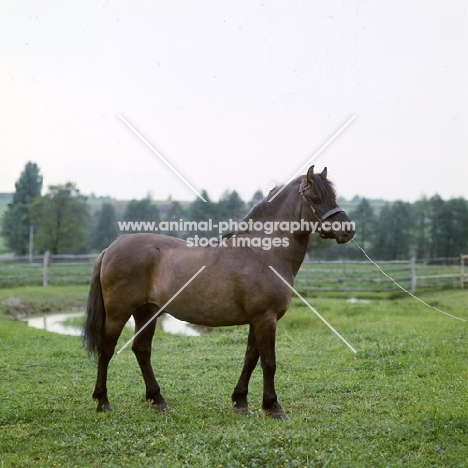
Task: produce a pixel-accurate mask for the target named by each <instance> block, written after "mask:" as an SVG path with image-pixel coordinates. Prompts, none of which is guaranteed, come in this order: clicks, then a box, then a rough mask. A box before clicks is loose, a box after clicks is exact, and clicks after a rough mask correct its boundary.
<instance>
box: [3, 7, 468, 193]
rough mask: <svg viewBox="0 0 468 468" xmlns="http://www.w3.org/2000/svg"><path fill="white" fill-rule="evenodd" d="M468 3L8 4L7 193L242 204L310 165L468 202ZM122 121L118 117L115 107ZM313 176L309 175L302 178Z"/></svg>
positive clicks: (354, 179)
mask: <svg viewBox="0 0 468 468" xmlns="http://www.w3.org/2000/svg"><path fill="white" fill-rule="evenodd" d="M467 5H468V4H467V2H465V1H462V0H459V1H457V0H455V1H447V2H436V1H427V0H408V1H406V2H391V1H379V2H375V1H370V0H368V1H363V0H349V1H334V0H331V1H311V0H305V1H299V0H298V1H286V0H281V1H280V0H271V1H269V0H258V1H257V0H224V1H222V2H220V1H215V0H211V1H205V0H201V1H194V0H171V1H154V0H150V1H140V0H134V1H132V2H128V1H106V0H101V1H87V0H83V1H80V2H63V1H55V0H44V1H43V2H37V1H32V0H24V1H18V0H3V1H2V3H1V4H0V63H1V65H0V192H13V191H14V184H15V181H16V180H17V179H18V177H19V175H20V173H21V171H22V170H23V168H24V166H25V164H26V163H27V162H28V161H33V162H35V163H37V164H38V166H39V167H40V169H41V172H42V174H43V176H44V191H45V190H46V187H47V186H49V185H51V184H61V183H66V182H68V181H72V182H75V183H76V185H77V187H78V188H79V189H80V191H81V192H82V193H83V194H91V193H94V194H95V195H97V196H111V197H114V198H118V199H132V198H137V199H138V198H143V197H145V196H147V195H148V194H150V195H151V196H152V197H153V198H154V199H156V200H162V199H167V198H168V197H172V198H173V199H179V200H194V199H195V197H196V195H195V193H194V191H193V190H192V189H191V188H189V187H188V185H187V184H186V183H185V182H184V181H183V180H182V179H181V178H179V176H178V175H176V174H175V173H174V171H173V170H172V169H170V168H169V167H168V166H167V165H166V164H165V163H164V162H163V161H162V160H161V159H160V157H159V156H158V155H157V154H156V153H155V152H154V151H153V150H152V149H150V148H149V147H148V146H147V145H146V144H145V143H144V142H143V141H142V139H141V138H140V137H139V136H137V135H136V134H135V132H134V131H132V130H131V129H130V127H129V126H128V125H127V124H126V123H125V122H128V123H129V124H131V125H132V127H133V128H134V129H135V130H136V131H137V132H138V133H139V135H140V136H141V137H143V138H144V139H145V140H146V141H147V143H148V144H149V145H150V146H151V147H152V148H153V149H154V150H155V151H157V153H158V154H159V155H160V156H162V157H163V158H165V160H166V161H167V162H168V163H169V164H170V165H171V167H172V168H173V169H174V170H175V171H177V173H178V174H180V175H181V176H182V177H183V178H184V180H185V181H186V182H188V183H189V184H190V185H191V186H192V187H193V189H194V190H196V191H198V192H201V190H203V189H205V190H206V191H207V192H208V194H209V196H210V198H211V199H212V200H214V201H216V200H218V199H219V197H221V196H222V195H223V193H225V191H226V190H237V192H238V193H239V194H240V195H241V197H242V198H243V199H244V200H249V199H250V198H251V197H252V195H253V194H254V192H255V191H257V190H261V191H262V192H263V193H265V194H266V193H267V191H268V189H270V188H271V187H272V185H274V184H275V183H284V182H287V181H288V180H289V179H290V178H291V177H292V176H294V175H295V174H296V172H297V171H298V170H299V169H300V168H301V167H302V166H303V165H305V164H306V163H307V161H308V160H310V159H311V158H312V157H313V156H314V155H315V154H316V153H317V151H319V150H320V149H321V148H322V147H323V146H324V145H326V144H327V142H328V141H329V139H330V138H332V137H333V136H334V135H335V134H336V133H337V132H338V131H339V130H340V129H341V128H342V127H343V126H344V125H345V124H346V123H347V122H349V121H350V119H351V118H352V117H353V116H355V118H354V119H353V120H352V121H351V122H350V123H349V124H348V126H347V127H346V128H345V129H344V130H342V131H341V133H339V135H338V136H336V138H335V139H334V140H333V141H332V142H331V143H329V144H328V146H326V148H325V149H324V150H323V151H322V152H321V153H320V154H319V155H318V156H316V157H315V159H314V161H313V164H315V165H316V167H317V170H319V171H321V170H322V168H323V167H325V166H327V167H328V174H329V178H330V179H331V180H333V181H334V183H335V185H336V188H337V192H338V195H339V196H341V197H344V198H347V199H349V198H352V197H354V196H355V195H359V196H363V197H366V198H372V199H375V198H383V199H386V200H396V199H398V200H405V201H415V200H417V199H419V198H421V197H422V196H428V197H430V196H433V195H435V194H439V195H440V196H442V197H443V198H444V199H449V198H452V197H460V196H461V197H464V198H467V199H468V183H467V174H468V171H467V169H468V131H467V129H468V86H467V84H468V14H467V10H468V6H467ZM119 116H120V117H119ZM304 173H305V171H304Z"/></svg>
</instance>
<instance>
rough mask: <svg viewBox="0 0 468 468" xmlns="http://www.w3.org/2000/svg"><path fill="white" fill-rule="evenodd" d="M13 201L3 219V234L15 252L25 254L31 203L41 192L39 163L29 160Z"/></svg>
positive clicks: (17, 184) (17, 183) (17, 185)
mask: <svg viewBox="0 0 468 468" xmlns="http://www.w3.org/2000/svg"><path fill="white" fill-rule="evenodd" d="M15 189H16V190H15V193H14V195H13V201H12V203H11V204H10V205H9V206H8V210H7V211H6V213H5V218H4V220H3V228H2V236H3V237H4V238H5V240H6V244H7V246H8V247H9V248H10V249H11V250H13V251H14V252H15V253H17V254H20V255H25V254H26V253H27V251H28V245H29V226H30V225H31V224H32V223H31V219H30V217H29V209H28V206H29V204H30V203H31V202H32V201H33V200H34V199H35V198H36V197H37V196H39V195H40V194H41V190H42V175H41V174H40V171H39V167H38V166H37V164H35V163H32V162H28V163H27V164H26V166H25V167H24V170H23V172H22V173H21V175H20V178H19V179H18V181H17V182H16V184H15Z"/></svg>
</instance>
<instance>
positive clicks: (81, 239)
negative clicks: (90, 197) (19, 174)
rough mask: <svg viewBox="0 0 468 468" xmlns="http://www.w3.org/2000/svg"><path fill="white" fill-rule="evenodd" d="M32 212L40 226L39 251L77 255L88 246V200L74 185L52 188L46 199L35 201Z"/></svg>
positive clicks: (37, 224)
mask: <svg viewBox="0 0 468 468" xmlns="http://www.w3.org/2000/svg"><path fill="white" fill-rule="evenodd" d="M29 212H30V216H31V219H32V221H33V223H34V225H35V226H39V230H38V232H37V234H36V235H35V238H34V240H35V245H36V247H37V248H38V249H39V250H40V251H42V252H44V251H46V250H49V251H50V252H51V253H52V254H53V255H56V254H60V253H75V252H77V251H79V250H80V249H81V248H82V247H83V246H84V245H85V243H86V240H87V237H88V218H89V215H88V210H87V208H86V198H85V197H83V196H82V195H81V194H80V191H79V190H78V189H77V188H76V186H75V184H73V183H71V182H67V183H66V184H65V185H51V186H50V187H49V192H48V193H47V194H46V195H44V196H43V197H37V198H36V199H35V200H34V202H33V203H32V204H31V205H30V210H29Z"/></svg>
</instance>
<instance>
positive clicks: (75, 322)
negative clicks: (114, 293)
mask: <svg viewBox="0 0 468 468" xmlns="http://www.w3.org/2000/svg"><path fill="white" fill-rule="evenodd" d="M80 317H81V318H83V320H82V321H80V320H79V319H80ZM25 321H26V322H27V324H28V325H29V326H30V327H33V328H39V329H41V330H47V331H51V332H55V333H60V334H61V335H72V336H80V335H81V324H80V323H82V322H83V321H84V312H77V311H73V312H64V313H60V314H48V315H41V316H40V317H30V318H28V319H26V320H25ZM67 322H72V324H67ZM126 326H127V327H130V328H131V329H134V328H135V323H134V321H133V317H131V318H130V320H129V321H128V323H127V325H126ZM157 328H158V329H159V330H163V331H165V332H167V333H172V334H174V335H186V336H199V335H200V332H199V331H198V330H197V329H196V327H194V326H193V325H191V324H190V323H187V322H182V321H180V320H177V319H176V318H174V317H172V316H170V315H168V314H163V315H162V316H161V317H158V321H157Z"/></svg>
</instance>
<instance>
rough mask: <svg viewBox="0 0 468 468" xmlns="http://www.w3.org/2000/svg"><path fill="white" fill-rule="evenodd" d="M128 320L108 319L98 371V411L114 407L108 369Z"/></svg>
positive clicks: (96, 388) (96, 396)
mask: <svg viewBox="0 0 468 468" xmlns="http://www.w3.org/2000/svg"><path fill="white" fill-rule="evenodd" d="M125 323H126V320H123V319H121V320H119V321H115V320H109V319H108V318H106V323H105V326H104V338H103V342H102V345H101V349H100V350H99V355H98V371H97V378H96V386H95V387H94V392H93V398H94V399H95V400H98V405H97V408H96V411H111V410H112V407H111V405H110V403H109V400H108V398H107V369H108V366H109V361H110V360H111V359H112V356H113V355H114V350H115V346H116V344H117V340H118V339H119V336H120V333H121V332H122V329H123V327H124V326H125Z"/></svg>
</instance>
